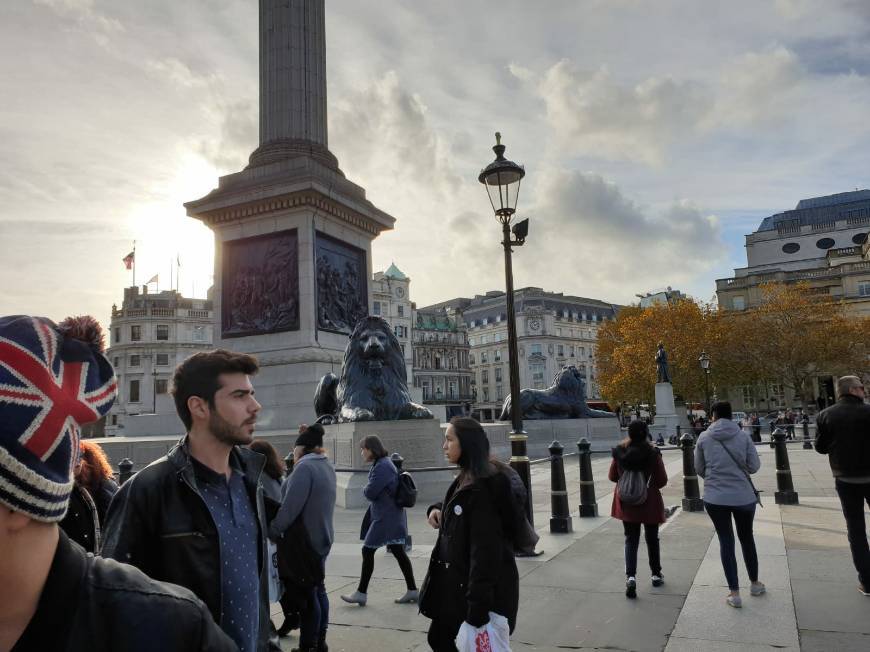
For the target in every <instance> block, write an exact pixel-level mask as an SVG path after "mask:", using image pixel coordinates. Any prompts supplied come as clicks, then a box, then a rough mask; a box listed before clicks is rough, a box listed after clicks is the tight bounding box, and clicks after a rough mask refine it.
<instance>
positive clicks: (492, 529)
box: [420, 473, 519, 631]
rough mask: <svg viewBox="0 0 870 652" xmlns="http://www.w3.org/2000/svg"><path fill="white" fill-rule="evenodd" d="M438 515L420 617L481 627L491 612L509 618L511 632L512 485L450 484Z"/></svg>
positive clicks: (515, 581) (515, 597) (498, 479)
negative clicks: (439, 523)
mask: <svg viewBox="0 0 870 652" xmlns="http://www.w3.org/2000/svg"><path fill="white" fill-rule="evenodd" d="M433 509H440V510H441V527H440V528H439V531H438V541H437V542H436V544H435V548H434V549H433V551H432V557H431V559H430V562H429V571H428V573H427V575H426V579H425V580H424V582H423V588H422V591H421V592H422V596H421V598H420V613H422V614H423V615H424V616H426V617H428V618H431V619H432V620H435V621H438V622H439V623H442V624H443V626H444V627H445V628H451V629H452V628H454V627H455V629H456V630H458V629H459V626H460V625H461V624H462V622H463V621H467V622H468V623H469V624H471V625H474V626H475V627H480V626H482V625H484V624H486V623H487V622H488V621H489V612H490V611H492V612H494V613H497V614H501V615H502V616H505V617H506V618H507V619H508V622H509V623H510V630H511V631H513V629H514V627H515V626H516V620H517V605H518V604H519V575H518V573H517V565H516V561H515V560H514V550H513V542H512V541H511V540H510V538H509V536H508V535H507V532H508V531H509V530H510V527H511V519H512V518H513V505H512V499H511V488H510V480H508V478H507V477H506V476H505V475H504V474H503V473H494V474H493V475H492V476H490V477H487V478H479V479H477V480H476V481H475V482H474V483H473V484H470V485H466V486H464V487H459V480H458V479H457V480H454V481H453V484H451V485H450V488H449V489H448V490H447V495H446V497H445V499H444V502H443V503H437V504H435V505H432V506H431V507H429V510H428V512H431V511H432V510H433Z"/></svg>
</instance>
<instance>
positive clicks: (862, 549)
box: [816, 376, 870, 596]
mask: <svg viewBox="0 0 870 652" xmlns="http://www.w3.org/2000/svg"><path fill="white" fill-rule="evenodd" d="M837 396H839V400H838V401H837V402H836V403H835V404H834V405H832V406H831V407H829V408H827V409H826V410H822V411H821V412H820V413H819V416H818V418H817V419H816V450H817V451H818V452H819V453H822V454H825V455H828V462H829V463H830V465H831V471H832V472H833V474H834V483H835V485H836V488H837V495H838V496H840V504H841V505H842V507H843V516H845V517H846V531H847V532H848V535H849V548H851V550H852V561H853V562H854V563H855V569H856V570H857V571H858V591H860V592H861V593H862V594H863V595H866V596H870V547H868V544H867V530H866V529H865V521H864V503H865V502H866V503H867V504H868V505H870V405H868V404H867V403H866V389H865V388H864V385H863V383H862V382H861V379H860V378H858V377H857V376H843V377H842V378H840V379H839V380H837Z"/></svg>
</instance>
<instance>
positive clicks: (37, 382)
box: [0, 315, 236, 652]
mask: <svg viewBox="0 0 870 652" xmlns="http://www.w3.org/2000/svg"><path fill="white" fill-rule="evenodd" d="M102 340H103V336H102V332H101V329H100V327H99V325H98V324H97V322H96V320H94V319H93V318H92V317H77V318H74V319H68V320H66V321H64V322H62V323H61V324H60V325H59V326H55V324H53V323H52V322H50V321H49V320H47V319H44V318H42V317H29V316H26V315H15V316H11V317H0V550H2V554H0V587H2V588H0V650H12V652H19V651H20V652H29V651H31V650H40V651H41V650H64V651H65V652H78V651H79V650H81V651H82V652H85V651H87V652H108V650H112V651H113V652H146V651H150V650H159V651H160V652H197V651H198V652H230V651H231V650H235V649H236V646H235V645H234V644H233V642H232V641H231V640H230V639H229V638H228V637H227V636H226V634H224V633H223V632H222V631H221V630H220V628H219V627H218V626H217V625H216V624H215V623H214V621H213V620H212V617H211V614H209V612H208V609H207V608H206V606H205V605H204V604H203V603H202V601H200V600H199V599H197V598H196V596H194V595H193V593H191V592H190V591H188V590H187V589H185V588H182V587H180V586H172V585H169V584H162V583H161V582H157V581H155V580H153V579H151V578H149V577H146V576H145V575H144V574H143V573H142V572H141V571H139V570H137V569H135V568H133V567H131V566H127V565H125V564H119V563H118V562H116V561H114V560H111V559H103V558H101V557H94V556H93V555H90V554H87V553H85V551H84V549H83V548H82V547H81V546H79V545H78V544H77V543H75V542H74V541H72V540H70V539H69V537H67V535H66V534H65V533H64V532H63V530H61V529H60V528H59V527H58V523H59V522H60V521H61V520H62V519H63V517H64V514H65V513H66V511H67V508H68V505H69V501H70V495H71V492H72V491H73V482H72V469H73V468H74V467H75V465H76V459H77V457H78V455H79V452H80V448H79V442H80V435H81V427H82V426H83V425H85V424H87V423H90V422H93V421H96V420H97V419H99V418H100V417H102V416H103V415H105V414H106V413H107V412H108V411H109V408H110V407H111V406H112V403H113V402H114V400H115V396H116V394H117V381H116V379H115V372H114V370H113V369H112V365H111V364H109V361H108V360H107V359H106V358H105V356H104V355H103V353H102ZM168 617H171V625H169V626H167V618H168Z"/></svg>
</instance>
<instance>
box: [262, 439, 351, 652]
mask: <svg viewBox="0 0 870 652" xmlns="http://www.w3.org/2000/svg"><path fill="white" fill-rule="evenodd" d="M293 457H294V459H295V461H296V462H295V464H294V466H293V473H291V474H290V476H289V477H288V478H287V482H285V483H284V487H283V496H282V502H281V508H280V509H279V510H278V513H277V514H276V515H275V518H274V519H273V520H272V522H271V523H270V524H269V537H270V538H271V539H272V540H273V541H276V540H277V539H279V538H280V537H281V536H282V535H284V533H285V532H286V531H287V530H288V528H289V527H290V526H291V525H293V523H294V521H296V519H297V518H299V517H300V516H301V518H302V523H303V525H304V526H305V531H306V532H307V533H308V537H309V540H310V542H311V547H312V548H313V550H314V552H315V553H316V554H317V555H318V557H319V558H320V569H321V575H322V576H325V574H326V557H327V556H328V555H329V551H330V550H331V549H332V542H333V541H334V539H335V532H334V530H333V524H332V517H333V512H334V510H335V492H336V484H335V469H334V468H333V466H332V462H330V461H329V458H328V457H326V455H325V451H324V448H323V426H321V425H320V424H319V423H314V424H312V425H310V426H307V425H303V426H302V427H301V428H300V433H299V436H298V437H297V438H296V445H295V447H294V449H293ZM285 595H287V593H286V591H285ZM303 602H304V608H303V609H302V613H301V623H300V632H299V647H298V648H295V650H296V652H326V651H327V649H328V648H327V645H326V630H327V627H328V626H329V599H328V597H327V595H326V586H325V585H324V583H323V579H321V580H320V582H319V583H317V585H316V586H314V587H313V588H312V589H311V590H310V591H309V592H308V594H307V595H306V596H304V600H303ZM282 606H284V605H283V603H282Z"/></svg>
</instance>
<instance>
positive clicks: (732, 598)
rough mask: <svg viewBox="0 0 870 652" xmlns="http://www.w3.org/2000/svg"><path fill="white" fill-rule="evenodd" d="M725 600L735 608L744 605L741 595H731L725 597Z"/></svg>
mask: <svg viewBox="0 0 870 652" xmlns="http://www.w3.org/2000/svg"><path fill="white" fill-rule="evenodd" d="M725 602H727V603H728V604H730V605H731V606H732V607H734V608H735V609H740V607H742V606H743V600H741V599H740V596H739V595H729V596H728V597H727V598H725Z"/></svg>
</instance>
